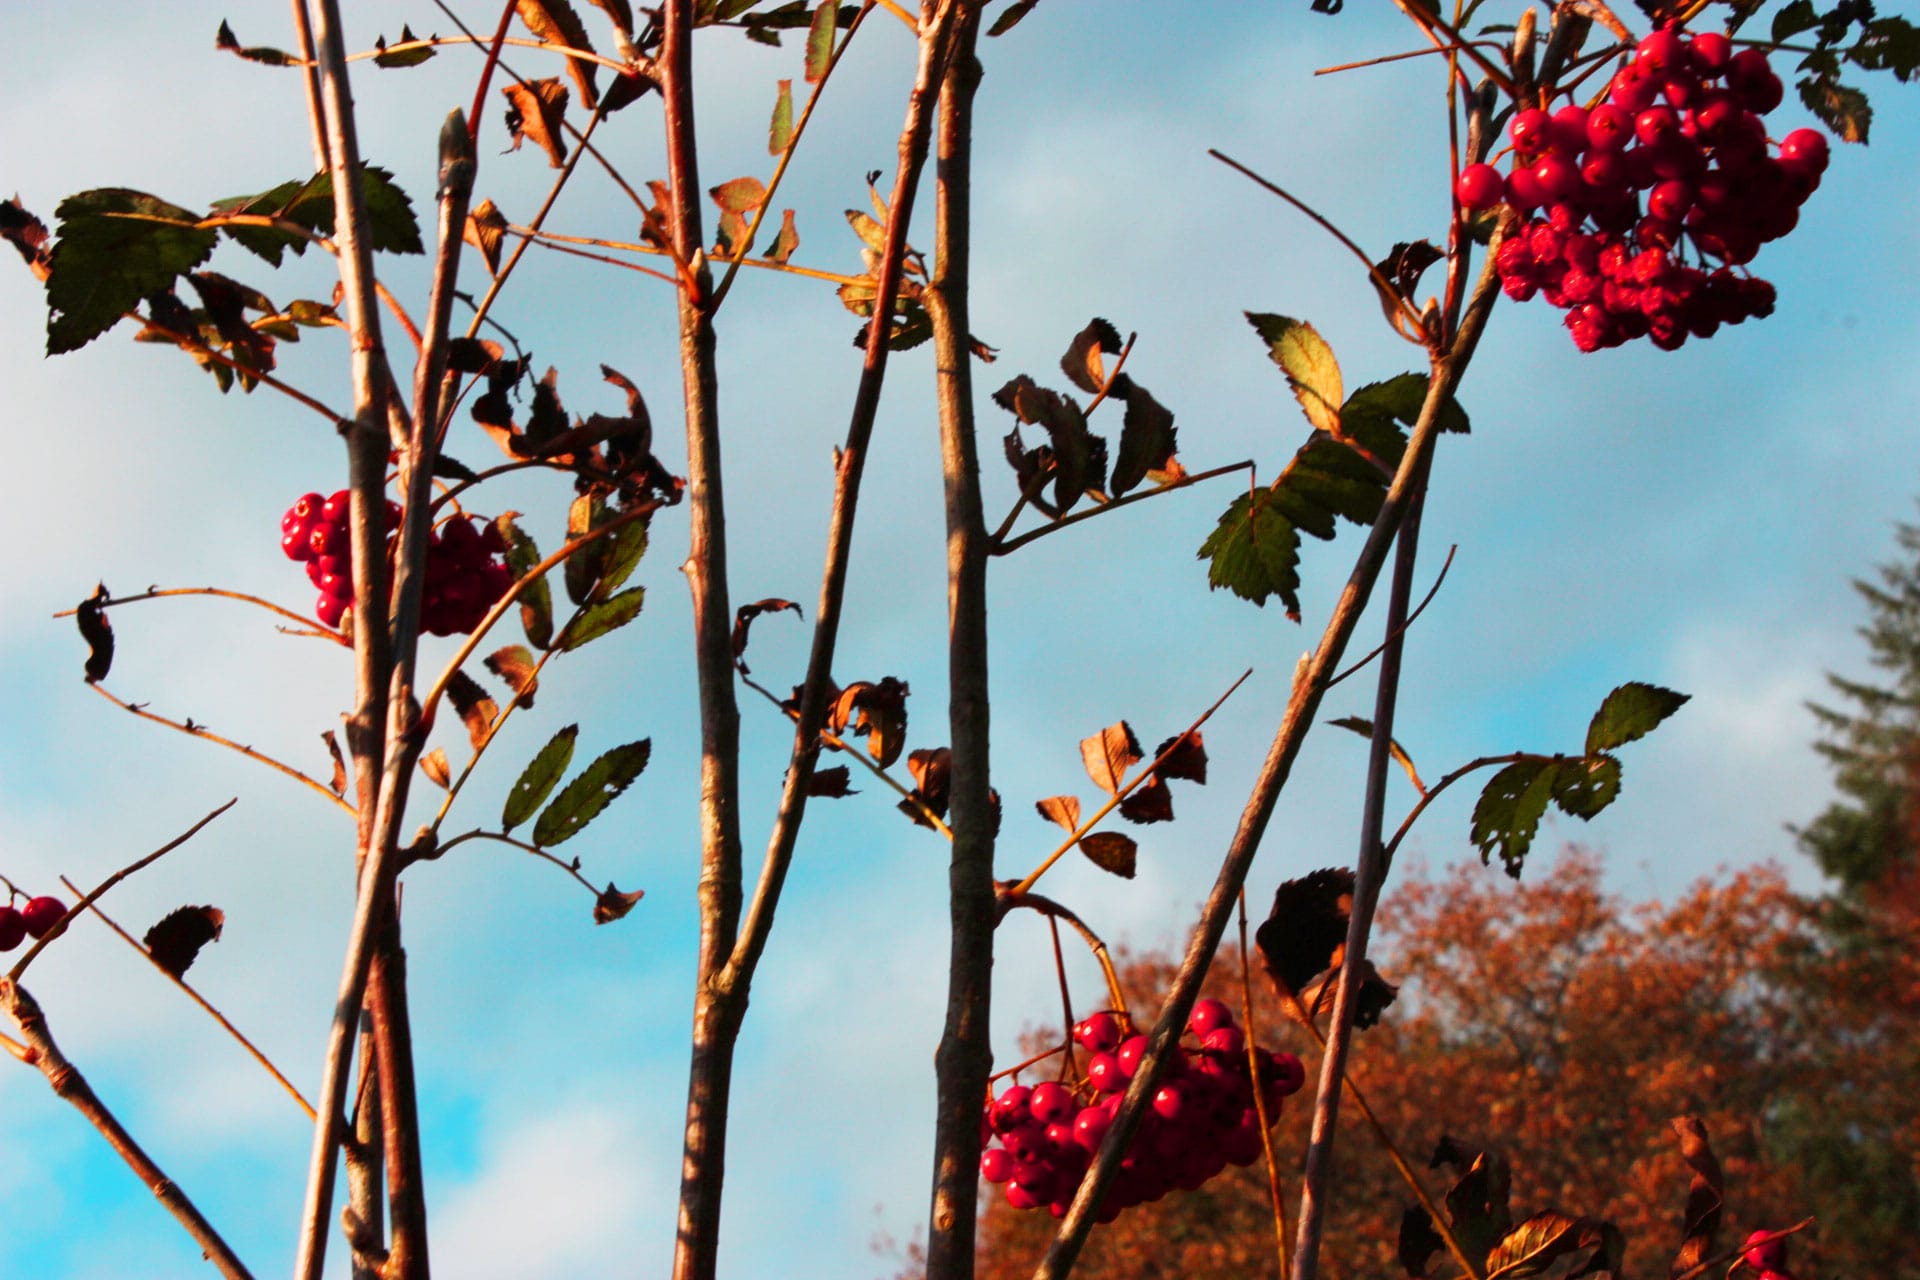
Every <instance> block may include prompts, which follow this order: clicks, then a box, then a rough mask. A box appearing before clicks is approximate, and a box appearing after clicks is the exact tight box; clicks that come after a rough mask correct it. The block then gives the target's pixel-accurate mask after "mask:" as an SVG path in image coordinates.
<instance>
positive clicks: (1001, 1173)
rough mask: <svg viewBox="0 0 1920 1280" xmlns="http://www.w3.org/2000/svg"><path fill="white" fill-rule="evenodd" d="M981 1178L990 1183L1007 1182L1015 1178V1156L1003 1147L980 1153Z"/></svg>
mask: <svg viewBox="0 0 1920 1280" xmlns="http://www.w3.org/2000/svg"><path fill="white" fill-rule="evenodd" d="M980 1176H981V1177H983V1178H985V1179H986V1180H987V1181H988V1182H1005V1181H1006V1180H1007V1179H1009V1178H1011V1177H1012V1176H1013V1156H1012V1155H1011V1154H1009V1153H1008V1152H1007V1151H1006V1149H1005V1148H1003V1147H992V1148H989V1149H988V1150H986V1151H982V1152H981V1153H980Z"/></svg>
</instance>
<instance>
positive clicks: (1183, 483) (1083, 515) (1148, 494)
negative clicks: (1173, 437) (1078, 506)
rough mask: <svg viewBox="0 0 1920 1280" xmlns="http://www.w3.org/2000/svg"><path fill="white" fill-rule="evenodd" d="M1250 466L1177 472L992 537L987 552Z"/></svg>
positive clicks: (1006, 550) (1005, 551)
mask: <svg viewBox="0 0 1920 1280" xmlns="http://www.w3.org/2000/svg"><path fill="white" fill-rule="evenodd" d="M1253 469H1254V467H1253V459H1251V458H1248V459H1247V460H1246V461H1244V462H1234V463H1229V464H1228V465H1226V466H1224V467H1214V468H1213V469H1212V470H1210V471H1201V472H1196V473H1195V474H1193V475H1186V476H1181V477H1180V478H1179V479H1178V480H1174V481H1171V482H1169V483H1167V484H1163V485H1159V486H1157V487H1155V488H1152V489H1141V490H1139V491H1137V492H1134V493H1129V494H1127V495H1126V496H1125V497H1123V498H1112V499H1109V500H1108V501H1106V502H1103V503H1101V504H1100V505H1099V506H1097V507H1089V508H1088V509H1087V510H1085V511H1076V512H1074V513H1073V514H1072V515H1069V516H1061V517H1060V518H1059V519H1057V520H1054V521H1052V522H1050V523H1048V524H1043V525H1041V526H1040V527H1039V528H1037V529H1029V530H1027V532H1025V533H1023V534H1021V535H1020V536H1019V537H1017V538H1015V539H1013V540H1012V541H1010V542H1001V541H999V540H998V539H997V538H996V539H995V541H994V545H993V549H992V550H991V551H990V552H989V553H988V554H990V555H996V556H1005V555H1011V554H1013V553H1014V552H1015V551H1018V550H1019V549H1020V548H1021V547H1024V546H1026V545H1027V544H1028V543H1029V542H1033V541H1036V540H1037V539H1040V538H1044V537H1046V536H1047V535H1048V534H1050V533H1054V532H1056V531H1058V530H1060V529H1064V528H1066V527H1067V526H1068V525H1071V524H1078V523H1080V522H1081V521H1082V520H1091V519H1093V518H1094V517H1095V516H1098V515H1104V514H1105V513H1107V512H1109V511H1113V510H1116V509H1118V508H1120V507H1124V506H1127V505H1129V504H1130V503H1134V502H1142V501H1145V500H1146V499H1148V498H1153V497H1158V496H1159V495H1160V494H1163V493H1172V492H1173V491H1174V490H1176V489H1185V488H1187V487H1189V486H1191V485H1196V484H1199V483H1200V482H1201V481H1203V480H1212V479H1215V478H1216V477H1219V476H1224V475H1230V474H1232V473H1233V472H1235V471H1252V470H1253ZM1020 497H1021V501H1022V503H1024V502H1025V501H1026V500H1027V495H1026V494H1021V495H1020ZM1018 514H1019V508H1018V507H1016V508H1015V509H1014V512H1013V515H1018ZM1011 525H1012V516H1009V517H1008V522H1007V527H1011Z"/></svg>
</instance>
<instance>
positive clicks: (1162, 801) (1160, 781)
mask: <svg viewBox="0 0 1920 1280" xmlns="http://www.w3.org/2000/svg"><path fill="white" fill-rule="evenodd" d="M1120 816H1121V817H1123V818H1125V819H1126V820H1127V821H1128V822H1138V823H1141V824H1142V825H1144V824H1146V823H1149V822H1172V821H1173V793H1172V792H1171V791H1169V790H1167V784H1166V780H1165V779H1164V778H1162V777H1161V776H1160V775H1159V774H1157V773H1156V774H1154V775H1153V776H1152V777H1151V778H1148V779H1147V780H1146V781H1145V782H1144V783H1142V784H1140V785H1139V786H1137V787H1135V788H1134V789H1133V794H1131V795H1129V796H1128V797H1127V798H1126V799H1125V800H1122V801H1121V802H1120Z"/></svg>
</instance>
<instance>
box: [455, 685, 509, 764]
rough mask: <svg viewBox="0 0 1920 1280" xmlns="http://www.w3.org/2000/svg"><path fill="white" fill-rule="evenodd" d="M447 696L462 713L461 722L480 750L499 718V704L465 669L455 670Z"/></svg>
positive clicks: (475, 748) (475, 747)
mask: <svg viewBox="0 0 1920 1280" xmlns="http://www.w3.org/2000/svg"><path fill="white" fill-rule="evenodd" d="M447 698H448V700H449V701H451V702H452V703H453V709H454V710H455V711H458V712H459V713H460V720H461V722H462V723H463V724H465V725H466V726H467V737H468V738H469V739H470V740H471V741H472V743H473V749H474V750H475V751H478V750H479V749H480V744H481V743H483V742H485V741H486V740H487V731H488V730H489V729H491V728H492V727H493V722H494V721H495V720H496V719H498V718H499V715H500V707H499V705H498V704H497V703H495V702H494V700H493V698H492V697H491V696H490V695H489V694H488V693H487V691H486V690H485V689H483V688H481V686H480V682H479V681H477V680H475V679H474V678H473V677H472V676H470V675H468V674H467V673H466V672H464V671H455V672H454V673H453V676H452V678H450V679H449V680H448V681H447Z"/></svg>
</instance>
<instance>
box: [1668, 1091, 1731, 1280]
mask: <svg viewBox="0 0 1920 1280" xmlns="http://www.w3.org/2000/svg"><path fill="white" fill-rule="evenodd" d="M1673 1132H1674V1135H1675V1136H1676V1137H1678V1138H1679V1139H1680V1158H1681V1159H1683V1160H1685V1161H1686V1162H1687V1167H1688V1168H1690V1169H1692V1170H1693V1180H1692V1182H1691V1183H1690V1184H1689V1185H1688V1187H1687V1214H1686V1227H1685V1229H1684V1231H1683V1233H1682V1236H1681V1240H1680V1248H1679V1249H1678V1251H1676V1252H1675V1253H1674V1255H1673V1261H1672V1262H1671V1263H1669V1264H1668V1266H1667V1275H1668V1276H1669V1277H1678V1276H1681V1275H1685V1274H1686V1273H1687V1272H1689V1271H1692V1270H1694V1269H1695V1268H1696V1267H1698V1266H1699V1265H1700V1263H1702V1262H1704V1261H1705V1260H1706V1259H1707V1257H1708V1256H1709V1255H1710V1254H1712V1253H1713V1238H1714V1234H1715V1233H1716V1232H1718V1231H1719V1229H1720V1211H1721V1208H1722V1206H1723V1204H1724V1202H1725V1182H1724V1180H1723V1179H1722V1177H1721V1175H1720V1162H1719V1160H1717V1159H1715V1158H1714V1154H1713V1145H1712V1144H1711V1143H1710V1142H1708V1141H1707V1126H1706V1125H1704V1124H1702V1123H1700V1118H1699V1117H1698V1116H1675V1117H1674V1119H1673Z"/></svg>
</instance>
